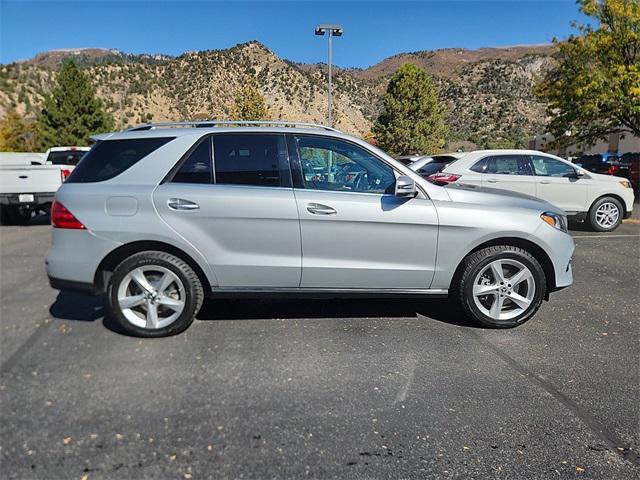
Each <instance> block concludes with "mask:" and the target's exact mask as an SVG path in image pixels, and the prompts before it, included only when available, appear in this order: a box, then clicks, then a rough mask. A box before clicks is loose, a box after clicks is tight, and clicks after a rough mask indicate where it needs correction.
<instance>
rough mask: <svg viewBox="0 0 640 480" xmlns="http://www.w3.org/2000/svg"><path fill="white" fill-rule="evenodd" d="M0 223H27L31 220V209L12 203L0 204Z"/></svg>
mask: <svg viewBox="0 0 640 480" xmlns="http://www.w3.org/2000/svg"><path fill="white" fill-rule="evenodd" d="M1 207H2V208H0V217H1V218H0V223H2V224H3V225H27V224H28V223H29V222H30V221H31V210H30V209H25V208H21V207H16V206H12V205H2V206H1Z"/></svg>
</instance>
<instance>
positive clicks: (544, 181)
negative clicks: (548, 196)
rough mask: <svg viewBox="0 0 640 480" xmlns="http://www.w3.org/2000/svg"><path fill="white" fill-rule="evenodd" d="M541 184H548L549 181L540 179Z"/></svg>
mask: <svg viewBox="0 0 640 480" xmlns="http://www.w3.org/2000/svg"><path fill="white" fill-rule="evenodd" d="M540 183H541V184H542V185H549V184H550V183H551V182H550V181H549V180H540Z"/></svg>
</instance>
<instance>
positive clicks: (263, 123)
mask: <svg viewBox="0 0 640 480" xmlns="http://www.w3.org/2000/svg"><path fill="white" fill-rule="evenodd" d="M220 126H223V127H226V126H242V127H251V126H257V127H268V126H275V127H290V128H298V127H302V128H319V129H323V130H328V131H330V132H338V133H341V132H340V130H338V129H336V128H333V127H328V126H326V125H320V124H317V123H305V122H283V121H268V120H258V121H253V120H197V121H193V122H189V121H183V122H157V123H144V124H142V125H137V126H135V127H132V128H129V129H127V132H138V131H142V130H152V129H154V128H172V127H195V128H209V127H220Z"/></svg>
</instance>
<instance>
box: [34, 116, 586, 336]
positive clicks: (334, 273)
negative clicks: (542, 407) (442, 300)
mask: <svg viewBox="0 0 640 480" xmlns="http://www.w3.org/2000/svg"><path fill="white" fill-rule="evenodd" d="M233 125H235V126H233ZM96 140H98V141H97V143H96V145H95V146H94V147H93V148H92V150H91V151H90V152H89V153H87V155H86V156H85V157H84V158H83V160H82V162H80V164H79V165H78V166H77V167H76V169H75V170H74V171H73V172H72V173H71V175H70V176H69V178H68V180H67V181H66V182H65V183H64V184H63V185H62V187H61V188H60V189H59V190H58V192H57V194H56V201H55V203H54V205H53V207H52V213H51V222H52V224H53V235H52V245H51V248H50V250H49V252H48V254H47V259H46V268H47V273H48V276H49V279H50V283H51V285H52V286H53V287H54V288H57V289H79V290H87V291H92V292H103V293H105V294H106V299H107V304H108V306H109V309H110V311H111V312H112V316H113V318H114V320H115V322H117V323H118V324H119V325H120V327H121V328H122V329H123V330H124V331H126V332H128V333H130V334H132V335H139V336H143V337H158V336H165V335H171V334H175V333H178V332H181V331H183V330H184V329H186V328H187V327H188V326H189V325H190V324H191V322H192V321H193V319H194V316H195V315H196V313H197V312H198V310H199V309H200V307H201V305H202V302H203V300H204V298H205V296H210V297H213V298H215V297H221V296H233V297H242V296H245V297H246V296H251V295H254V296H255V295H258V296H260V295H267V296H269V297H272V296H275V295H282V294H284V295H295V296H311V297H341V296H348V295H368V296H371V295H374V296H422V297H425V298H427V297H433V296H447V295H448V296H450V297H451V298H452V299H453V301H454V302H455V303H456V304H457V305H460V306H461V307H462V309H464V312H465V313H466V314H467V315H468V316H470V317H471V318H474V319H475V320H477V321H478V322H480V323H481V324H482V325H485V326H488V327H497V328H507V327H515V326H517V325H521V324H522V323H524V322H525V321H527V320H529V319H530V318H531V317H532V316H533V315H534V313H535V312H536V311H537V309H538V308H539V307H540V305H541V303H542V300H543V299H548V295H549V293H550V292H553V291H555V290H558V289H561V288H563V287H567V286H568V285H570V284H571V283H572V269H571V257H572V255H573V251H574V242H573V239H572V238H571V236H570V235H568V233H567V223H566V217H565V216H564V214H563V213H562V210H560V209H559V208H557V207H555V206H553V205H551V204H549V203H547V202H544V201H541V200H537V199H534V198H532V197H527V196H522V195H520V196H518V195H514V194H510V193H507V192H504V191H500V190H493V191H484V190H482V189H479V188H452V187H449V186H445V187H441V186H437V185H433V184H431V183H429V182H428V181H426V180H425V179H423V178H422V177H421V176H420V175H418V174H417V173H416V172H414V171H412V170H411V169H410V168H407V167H406V166H404V165H402V164H401V163H400V162H397V161H395V160H394V159H393V158H391V157H389V156H388V155H386V154H385V153H384V152H382V151H381V150H379V149H377V148H376V147H374V146H372V145H369V144H368V143H367V142H365V141H364V140H361V139H358V138H355V137H351V136H348V135H345V134H343V133H341V132H339V131H337V130H334V129H331V128H328V127H322V126H316V125H309V124H293V123H286V122H236V123H234V124H230V123H229V122H219V123H213V122H206V126H203V124H202V123H199V122H184V123H169V124H155V125H145V126H142V127H138V128H134V129H131V130H129V131H126V132H119V133H113V134H107V135H102V136H99V137H98V138H97V139H96ZM314 153H318V155H317V156H316V157H315V158H316V162H321V159H324V161H325V167H326V168H327V170H330V166H331V165H332V163H331V162H333V161H335V160H336V159H339V160H340V162H341V163H342V164H343V168H344V167H345V166H346V165H345V164H347V163H352V164H354V165H353V169H352V171H354V172H360V171H362V170H364V171H365V172H366V176H362V177H361V179H360V181H358V182H357V183H354V182H353V178H352V179H347V178H346V177H341V178H338V176H335V177H334V178H333V179H330V178H323V179H322V180H317V179H315V178H307V176H306V175H304V171H303V166H302V165H301V161H300V159H301V158H309V157H310V156H311V155H312V154H314ZM356 166H357V167H358V168H356ZM316 167H317V165H316V166H315V167H314V168H316Z"/></svg>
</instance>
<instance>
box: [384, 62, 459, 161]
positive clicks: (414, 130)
mask: <svg viewBox="0 0 640 480" xmlns="http://www.w3.org/2000/svg"><path fill="white" fill-rule="evenodd" d="M438 95H439V92H438V87H437V86H436V85H435V83H434V82H433V79H432V78H431V77H430V76H429V75H428V74H427V72H425V71H424V70H423V69H421V68H420V67H418V66H417V65H414V64H413V63H405V64H404V65H402V66H401V67H400V68H399V69H398V70H397V71H396V73H395V74H394V75H393V77H391V81H390V82H389V86H388V87H387V92H386V93H385V94H384V97H383V100H382V101H383V106H384V110H383V112H382V114H381V115H380V117H378V120H377V121H376V123H375V125H374V127H373V133H374V134H375V137H376V142H377V144H378V146H380V148H382V149H384V150H386V151H387V152H389V153H390V154H392V155H410V154H418V153H436V152H438V151H440V150H441V149H442V147H444V143H445V137H446V135H447V127H446V126H445V124H444V107H443V106H442V105H441V104H440V102H439V100H438Z"/></svg>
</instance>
